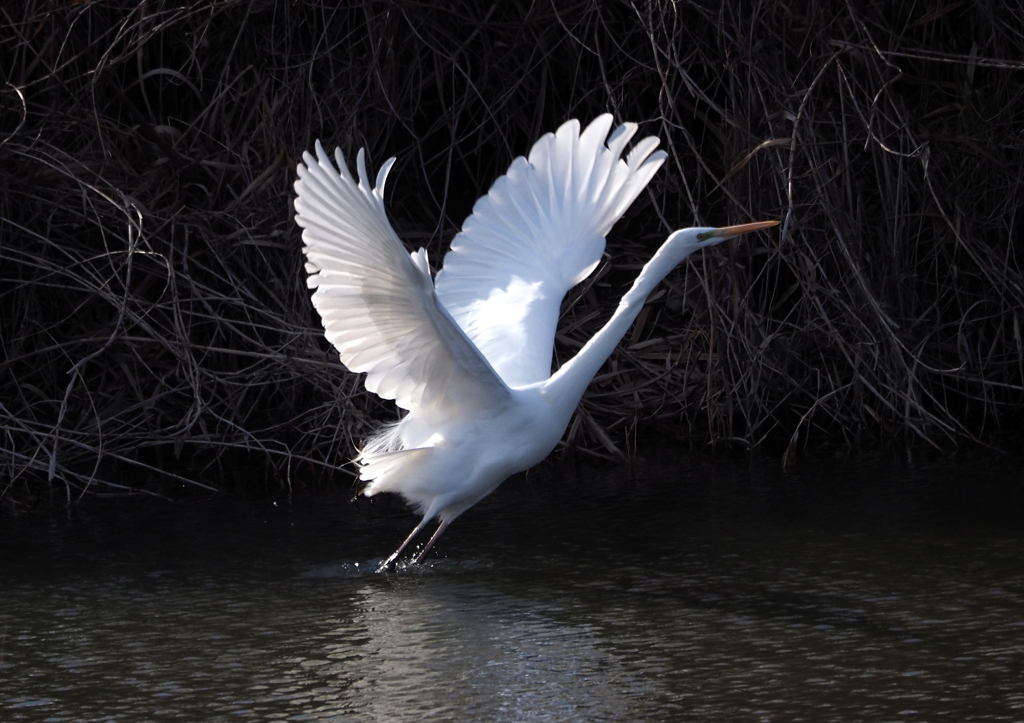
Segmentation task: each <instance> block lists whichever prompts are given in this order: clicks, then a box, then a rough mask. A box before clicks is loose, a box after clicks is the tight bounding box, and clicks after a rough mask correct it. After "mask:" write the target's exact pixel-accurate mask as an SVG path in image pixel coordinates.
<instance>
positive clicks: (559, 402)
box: [542, 232, 698, 424]
mask: <svg viewBox="0 0 1024 723" xmlns="http://www.w3.org/2000/svg"><path fill="white" fill-rule="evenodd" d="M677 234H678V232H677ZM677 234H673V235H672V236H670V237H669V238H668V240H667V241H666V242H665V243H664V244H663V245H662V247H661V248H660V249H658V252H657V253H656V254H654V257H653V258H652V259H651V260H650V261H648V262H647V265H646V266H644V268H643V270H642V271H641V272H640V275H639V276H637V278H636V281H634V282H633V286H632V287H631V288H630V290H629V291H627V292H626V294H625V296H623V297H622V300H621V301H620V302H619V306H618V308H616V309H615V313H614V314H612V318H611V319H609V320H608V323H607V324H605V325H604V326H603V327H602V328H601V330H600V331H599V332H597V334H595V335H594V336H593V337H592V338H591V339H590V341H588V342H587V343H586V344H585V345H584V346H583V348H582V349H580V351H579V353H578V354H577V355H576V356H574V357H573V358H572V359H570V360H569V361H567V362H566V363H565V364H563V365H562V366H561V367H560V368H559V370H558V371H557V372H555V373H554V374H553V375H551V378H550V379H548V380H547V382H544V383H543V384H542V394H543V395H544V396H545V398H546V399H548V400H549V403H550V404H551V405H552V407H553V408H554V411H555V413H556V415H559V416H562V417H564V418H565V422H566V424H568V422H569V419H570V418H571V416H572V413H573V412H574V411H575V410H576V406H577V405H578V404H579V401H580V399H581V398H582V397H583V392H585V391H586V390H587V386H588V385H589V384H590V380H591V379H593V378H594V375H595V374H597V372H598V370H599V369H600V368H601V365H602V364H604V363H605V361H607V359H608V357H609V356H611V353H612V352H613V351H614V350H615V347H616V346H618V344H619V342H620V341H622V337H624V336H625V335H626V332H627V331H629V327H630V326H631V325H632V324H633V322H634V321H635V320H636V317H637V315H638V314H639V313H640V309H642V308H643V306H644V302H645V301H646V300H647V297H648V296H649V295H650V293H651V292H652V291H653V290H654V287H655V286H657V285H658V283H659V282H660V281H661V280H662V279H664V278H665V276H667V275H668V273H669V272H670V271H671V270H672V269H674V268H675V267H676V266H678V265H679V263H680V262H682V261H683V260H684V259H685V258H686V257H687V256H689V255H690V254H691V253H693V252H694V251H695V250H696V249H697V248H698V246H697V245H694V244H689V243H685V244H679V243H673V242H674V241H676V240H677V239H676V236H677ZM680 240H681V239H680Z"/></svg>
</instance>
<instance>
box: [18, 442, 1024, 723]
mask: <svg viewBox="0 0 1024 723" xmlns="http://www.w3.org/2000/svg"><path fill="white" fill-rule="evenodd" d="M1019 469H1020V467H1019V462H1015V461H1013V460H1008V461H1006V460H1004V461H1001V462H1000V461H995V462H991V463H980V462H979V461H978V460H970V459H968V460H956V461H954V462H948V461H946V462H942V463H937V464H934V465H921V464H917V465H910V464H895V463H882V462H878V461H875V462H871V461H867V462H865V461H861V462H856V463H852V462H849V461H831V460H830V461H821V460H819V461H801V462H799V463H798V464H797V465H796V466H795V467H794V468H792V469H791V470H790V471H789V472H787V473H785V474H784V473H783V472H782V471H781V470H779V469H778V467H777V465H776V464H775V463H773V462H770V461H767V462H749V461H743V462H724V461H721V460H718V461H708V460H706V459H704V458H700V457H675V458H665V457H661V458H655V459H652V460H649V461H648V462H647V463H645V464H640V465H638V466H637V468H636V469H635V470H633V472H632V474H630V473H629V472H628V470H624V469H622V468H616V469H611V470H594V469H578V468H576V467H575V466H573V465H565V466H563V467H560V468H552V469H550V470H548V471H547V472H546V473H545V474H537V473H536V472H535V473H533V474H531V475H530V476H528V477H526V478H517V479H514V480H512V481H510V482H509V483H507V484H506V485H505V486H504V487H503V488H501V489H500V490H499V491H498V492H497V493H496V494H495V495H494V496H493V497H492V498H490V499H488V500H485V501H484V502H483V503H481V505H479V506H478V507H477V508H474V509H473V510H471V511H470V512H468V513H467V514H466V515H465V516H464V517H463V518H462V519H460V520H459V521H458V522H457V523H456V524H455V525H453V526H452V528H451V530H449V531H448V532H447V533H446V536H445V537H444V538H442V540H441V542H440V543H438V549H437V552H438V558H437V559H436V560H435V561H434V562H433V563H432V564H430V565H427V566H420V567H418V568H417V567H406V568H400V569H399V570H397V571H395V572H392V573H388V574H386V575H377V574H374V573H373V572H372V570H373V569H374V567H375V564H374V563H375V562H377V561H379V559H380V557H381V556H383V555H384V554H386V553H387V552H389V551H390V550H391V549H392V548H393V547H394V546H396V545H397V543H398V542H399V541H400V540H401V538H402V537H404V535H405V534H406V533H407V532H408V529H409V528H411V527H412V525H413V524H414V522H415V520H414V519H413V518H412V517H411V516H409V515H408V514H406V513H404V512H403V511H402V509H401V506H400V505H396V504H387V503H384V504H380V503H374V504H372V505H371V504H368V503H367V502H366V501H364V502H361V503H359V504H356V505H350V504H348V503H347V502H346V501H345V499H344V498H342V497H341V496H339V497H338V498H337V499H333V498H332V499H324V498H318V499H314V500H310V499H304V500H299V501H296V502H295V503H294V504H290V505H289V504H286V503H284V502H280V501H279V502H278V503H277V504H276V505H275V504H274V503H272V502H244V501H224V500H197V501H190V502H184V503H180V504H176V505H173V506H167V505H164V504H160V503H156V504H154V503H152V502H148V503H129V504H123V503H122V504H116V505H111V506H109V507H107V506H104V505H101V504H100V503H99V502H94V503H90V504H88V505H87V506H86V507H85V508H84V509H79V510H76V511H75V512H74V513H73V514H72V515H71V516H70V517H66V518H65V517H60V518H50V519H45V520H40V519H18V520H10V519H5V520H2V521H0V581H2V584H0V720H4V721H37V720H38V721H44V720H45V721H84V720H104V721H138V720H163V719H179V720H232V721H233V720H246V719H256V720H266V719H275V720H296V721H306V720H333V721H420V720H460V721H461V720H488V721H490V720H494V721H572V720H579V721H612V720H621V721H635V720H701V721H704V720H712V721H737V720H796V719H798V718H804V719H806V720H844V721H845V720H941V719H948V720H956V721H966V720H1024V685H1022V684H1021V680H1022V675H1024V525H1022V522H1024V499H1022V498H1024V490H1022V489H1021V487H1022V483H1021V480H1020V472H1019Z"/></svg>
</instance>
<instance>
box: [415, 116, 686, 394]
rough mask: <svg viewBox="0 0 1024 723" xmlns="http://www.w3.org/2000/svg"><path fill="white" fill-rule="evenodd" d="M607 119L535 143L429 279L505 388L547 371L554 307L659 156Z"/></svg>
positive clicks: (631, 130)
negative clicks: (614, 127)
mask: <svg viewBox="0 0 1024 723" xmlns="http://www.w3.org/2000/svg"><path fill="white" fill-rule="evenodd" d="M611 125H612V117H611V116H610V115H607V114H606V115H602V116H600V117H598V118H596V119H595V120H594V121H593V122H592V123H590V125H588V126H587V128H586V129H584V131H583V132H582V133H580V124H579V122H578V121H575V120H571V121H569V122H567V123H564V124H563V125H562V126H561V127H560V128H559V129H558V131H557V132H556V133H554V134H551V133H548V134H545V135H544V136H543V137H541V138H540V140H538V141H537V142H536V143H535V144H534V146H533V148H532V149H531V150H530V153H529V155H528V157H527V158H524V157H522V156H520V157H518V158H516V159H515V160H514V161H512V164H511V165H510V166H509V169H508V172H507V173H506V174H505V175H504V176H502V177H501V178H499V179H498V180H496V181H495V182H494V185H492V186H491V189H490V191H488V193H487V195H485V196H483V197H482V198H481V199H480V200H478V201H477V203H476V205H475V206H474V207H473V213H472V214H471V215H470V216H469V218H467V219H466V222H465V223H464V224H463V227H462V231H461V232H460V233H459V234H458V235H457V236H456V237H455V238H454V239H453V241H452V245H451V250H450V251H449V252H448V254H447V255H446V256H445V259H444V268H443V269H442V270H441V271H440V272H439V273H438V275H437V279H436V282H435V286H436V289H437V296H438V299H440V301H441V303H442V304H443V305H444V306H445V308H446V309H447V310H448V312H449V313H450V314H451V316H452V318H453V319H454V320H455V321H456V323H457V324H458V325H459V327H460V328H461V329H462V331H463V332H465V334H466V335H467V336H468V337H469V338H470V339H471V340H472V341H473V343H474V344H475V345H476V347H477V348H478V349H479V350H480V351H481V352H482V353H483V355H484V356H485V357H486V358H487V360H488V361H489V362H490V364H491V367H492V368H493V369H494V370H495V371H496V372H497V373H498V374H499V375H500V376H501V378H502V379H503V380H504V382H505V383H506V384H507V385H508V386H513V387H514V386H521V385H525V384H531V383H533V382H538V381H542V380H544V379H547V378H548V377H549V376H550V375H551V355H552V348H553V343H554V336H555V327H556V326H557V323H558V312H559V307H560V306H561V303H562V298H563V297H564V296H565V293H566V292H567V291H568V290H569V289H571V288H572V287H573V286H575V285H576V284H578V283H579V282H581V281H582V280H583V279H585V278H586V277H587V276H589V275H590V273H591V272H593V270H594V269H595V268H596V267H597V263H598V262H599V261H600V259H601V254H602V253H604V244H605V236H606V235H607V234H608V232H609V231H610V230H611V227H612V225H614V223H615V222H616V221H618V220H619V218H621V217H622V214H624V213H625V212H626V209H627V208H629V206H630V204H632V203H633V201H634V200H636V197H637V196H638V195H639V194H640V192H641V191H643V189H644V188H645V187H646V186H647V184H648V183H649V182H650V180H651V178H652V177H653V176H654V173H655V172H656V171H657V170H658V168H659V167H660V166H661V164H662V163H663V162H664V160H665V158H666V155H665V153H664V152H662V151H655V148H656V147H657V145H658V139H657V138H653V137H649V138H644V139H642V140H641V141H639V142H638V143H637V144H636V145H635V146H634V147H633V149H632V150H631V151H630V152H629V154H628V155H627V156H626V159H625V160H624V161H623V160H622V153H623V151H624V150H625V148H626V145H627V144H628V143H629V141H630V139H631V138H632V137H633V135H634V134H635V133H636V125H635V124H632V123H626V124H623V125H621V126H619V127H618V128H616V129H615V130H614V131H612V132H611V134H610V135H609V132H608V131H609V129H610V128H611Z"/></svg>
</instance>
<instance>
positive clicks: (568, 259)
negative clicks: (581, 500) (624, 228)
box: [295, 115, 777, 571]
mask: <svg viewBox="0 0 1024 723" xmlns="http://www.w3.org/2000/svg"><path fill="white" fill-rule="evenodd" d="M611 124H612V117H611V116H610V115H602V116H600V117H598V118H597V119H595V120H594V121H593V122H592V123H591V124H590V125H589V126H587V128H586V129H585V130H584V131H583V132H582V133H580V124H579V122H578V121H576V120H571V121H568V122H567V123H565V124H563V125H562V126H561V127H560V128H559V129H558V131H557V132H556V133H555V134H551V133H548V134H546V135H544V136H543V137H542V138H541V139H540V140H539V141H537V143H536V144H534V146H533V148H532V149H531V151H530V155H529V157H528V158H523V157H521V156H520V157H519V158H516V159H515V160H514V161H512V165H511V166H510V167H509V169H508V173H506V174H505V175H504V176H502V177H501V178H499V179H498V180H497V181H495V182H494V185H493V186H491V189H490V191H488V192H487V195H486V196H483V197H482V198H480V199H479V200H478V201H477V202H476V205H475V206H474V207H473V213H472V214H471V215H470V216H469V218H467V219H466V222H465V224H464V225H463V227H462V231H461V232H460V233H459V234H458V235H457V236H456V237H455V238H454V239H453V241H452V244H451V250H450V251H449V252H448V253H447V254H446V255H445V257H444V267H443V268H442V269H441V271H439V272H438V273H437V277H436V279H432V278H431V273H430V266H429V264H428V263H427V252H426V249H422V248H421V249H419V250H418V251H414V252H412V253H411V254H410V253H408V252H407V251H406V249H405V247H404V246H403V245H402V242H401V241H400V240H399V238H398V236H397V234H396V233H395V231H394V229H393V228H392V227H391V224H390V223H389V222H388V218H387V215H386V213H385V211H384V183H385V180H386V179H387V176H388V171H390V170H391V166H392V165H393V164H394V162H395V159H394V158H391V159H389V160H388V161H387V162H386V163H385V164H384V165H383V167H381V169H380V172H379V173H378V174H377V183H376V186H373V187H371V186H370V182H369V179H368V176H367V174H366V161H365V157H364V153H363V150H362V149H360V151H359V153H358V155H357V157H356V164H357V167H358V173H359V180H358V185H357V182H356V181H355V180H354V179H353V178H352V176H351V174H350V173H349V170H348V168H347V167H346V164H345V160H344V158H343V157H342V155H341V151H340V150H336V151H335V155H334V157H335V160H336V162H337V167H335V165H334V164H333V163H331V160H330V158H329V157H328V155H327V154H326V153H325V152H324V149H323V146H322V145H321V144H320V142H319V141H317V143H316V157H314V156H313V155H311V154H310V153H304V154H303V161H304V163H302V164H299V165H298V168H297V171H298V180H297V181H296V182H295V193H296V194H297V197H296V199H295V211H296V214H295V221H296V223H297V224H298V225H299V226H300V227H301V228H302V229H303V231H302V241H303V244H304V249H303V250H304V251H305V254H306V259H307V263H306V269H307V271H308V272H309V278H308V284H309V287H310V288H311V289H315V291H314V293H313V306H314V307H315V308H316V310H317V311H318V312H319V314H320V317H321V319H322V320H323V325H324V333H325V335H326V337H327V339H328V340H329V341H330V342H331V344H333V345H334V348H335V349H336V350H337V351H338V355H339V357H340V358H341V361H342V363H343V364H344V365H345V366H346V367H348V369H349V370H351V371H352V372H357V373H358V372H365V373H366V380H365V384H366V388H367V389H368V390H369V391H371V392H374V393H376V394H378V395H379V396H381V397H382V398H384V399H393V400H394V401H395V404H397V405H398V406H399V407H401V408H402V409H404V410H407V414H405V416H403V417H402V418H401V420H399V421H398V422H397V423H394V424H388V425H385V426H383V427H382V428H381V429H379V430H378V431H377V432H376V434H375V435H374V436H373V437H371V438H370V439H369V440H368V441H367V442H366V443H365V444H364V445H363V447H362V449H361V450H360V452H359V454H358V456H357V458H356V464H357V465H358V467H359V475H360V478H361V479H362V480H365V481H366V486H365V487H364V489H363V494H365V495H367V496H372V495H375V494H377V493H379V492H397V493H399V494H401V495H402V496H403V497H404V498H405V500H406V501H407V502H408V503H409V504H410V505H412V506H413V507H414V508H415V509H416V511H417V512H419V513H420V514H421V515H422V520H421V522H420V523H419V524H418V525H417V526H416V528H415V529H414V530H413V531H412V533H411V534H410V535H409V536H408V537H407V538H406V539H405V541H404V542H403V543H402V544H401V546H400V547H399V548H398V549H397V550H396V551H395V552H394V554H392V555H391V556H390V557H388V558H387V560H385V561H384V562H383V563H382V564H381V565H380V567H379V571H383V570H386V569H387V568H388V567H389V566H390V565H391V563H392V562H394V561H395V560H396V559H397V558H398V556H399V555H400V554H401V553H402V551H403V550H404V549H405V548H406V546H407V545H409V543H410V542H412V540H413V538H414V537H415V536H416V535H417V534H418V533H419V532H420V531H421V530H423V528H424V527H426V525H427V524H428V523H429V522H430V521H431V520H433V519H435V518H436V519H438V520H440V524H439V525H438V528H437V530H436V532H434V534H433V536H432V537H431V538H430V540H429V542H427V544H426V546H425V547H424V548H423V550H422V551H421V552H420V553H419V555H418V556H417V558H416V562H417V563H418V562H421V561H422V560H423V559H424V558H425V557H426V555H427V553H428V552H429V551H430V549H431V547H432V546H433V545H434V543H435V542H436V541H437V539H438V537H440V535H441V534H442V533H443V532H444V530H445V529H446V528H447V527H448V525H450V524H451V522H452V521H453V520H454V519H455V518H457V517H458V516H459V515H461V514H462V513H463V512H465V511H466V510H468V509H469V508H470V507H472V506H473V505H475V504H476V503H477V502H479V501H480V500H482V499H483V498H484V497H486V496H487V495H489V494H490V493H491V492H493V491H494V490H495V489H496V488H497V487H498V485H500V484H501V483H502V482H503V481H504V480H505V479H506V478H508V477H509V476H510V475H512V474H514V473H516V472H520V471H523V470H525V469H528V468H530V467H532V466H533V465H535V464H537V463H538V462H540V461H541V460H542V459H544V458H545V457H546V456H547V455H548V453H550V452H551V450H553V449H554V448H555V445H556V444H558V441H559V439H561V437H562V434H563V433H564V432H565V428H566V426H567V425H568V423H569V421H570V419H571V418H572V415H573V412H574V411H575V410H576V406H577V404H578V403H579V401H580V398H581V397H582V396H583V392H584V391H585V390H586V388H587V386H588V384H589V383H590V380H591V379H592V378H593V377H594V375H595V374H596V373H597V371H598V370H599V369H600V368H601V365H602V364H604V362H605V361H606V360H607V359H608V357H609V356H610V355H611V353H612V351H613V350H614V349H615V347H616V345H617V344H618V343H619V341H620V340H621V339H622V337H623V335H624V334H625V333H626V331H627V330H628V329H629V327H630V325H631V324H632V323H633V321H634V320H635V319H636V317H637V314H638V313H639V312H640V309H641V308H642V307H643V305H644V302H645V301H646V299H647V297H648V295H649V294H650V293H651V291H653V289H654V287H655V286H656V285H657V284H658V282H660V281H661V280H662V279H663V278H664V277H665V276H666V275H667V274H668V273H669V272H670V271H671V270H672V269H674V268H675V267H676V266H677V265H678V264H679V263H680V262H681V261H683V260H684V259H685V258H686V257H688V256H689V255H690V254H692V253H693V252H694V251H696V250H697V249H700V248H704V247H705V246H711V245H713V244H717V243H720V242H721V241H723V240H725V239H727V238H731V237H733V236H737V235H739V234H744V233H749V232H751V231H757V230H760V229H765V228H769V227H771V226H774V225H776V224H777V222H776V221H767V222H761V223H750V224H744V225H740V226H728V227H725V228H688V229H684V230H681V231H676V232H674V233H673V234H671V235H670V236H669V237H668V239H667V240H666V241H665V243H664V244H663V245H662V246H661V248H660V249H658V251H657V253H655V255H654V257H653V258H652V259H651V260H650V262H648V263H647V265H646V266H644V268H643V270H642V271H641V272H640V275H639V276H638V277H637V279H636V281H635V282H634V284H633V286H632V288H631V289H630V290H629V291H628V292H627V293H626V295H625V296H623V297H622V300H621V301H620V302H619V306H618V308H617V309H616V310H615V313H614V314H613V315H612V317H611V319H610V320H609V321H608V323H607V324H605V326H604V327H603V328H602V329H601V330H600V331H599V332H597V334H596V335H595V336H594V337H593V338H592V339H591V340H590V341H588V342H587V344H586V345H585V346H584V347H583V348H582V349H581V350H580V351H579V353H578V354H577V355H576V356H575V357H573V358H572V359H570V360H569V361H567V362H566V363H564V364H563V365H562V366H561V367H560V368H559V369H558V370H557V371H556V372H555V373H553V374H552V372H551V365H552V347H553V343H554V336H555V328H556V325H557V323H558V315H559V308H560V305H561V302H562V299H563V297H564V296H565V294H566V292H567V291H569V289H571V288H572V287H573V286H575V285H576V284H578V283H580V282H581V281H583V280H584V279H585V278H587V276H588V275H590V273H591V272H592V271H593V270H594V268H595V267H596V266H597V264H598V262H599V261H600V259H601V255H602V254H603V252H604V247H605V236H606V235H607V234H608V232H609V230H610V229H611V227H612V225H613V224H614V223H615V222H616V221H617V220H618V219H619V218H620V217H621V216H622V214H623V213H625V211H626V209H627V208H629V206H630V204H632V203H633V201H634V200H635V199H636V197H637V196H638V195H639V194H640V192H641V191H642V190H643V189H644V188H645V187H646V186H647V184H648V182H649V181H650V180H651V178H652V176H654V173H655V172H656V171H657V170H658V168H659V167H660V166H661V164H662V163H663V162H664V160H665V158H666V154H665V153H664V152H663V151H655V148H656V147H657V145H658V139H657V138H653V137H648V138H644V139H642V140H640V141H639V142H637V143H636V145H635V146H634V147H633V149H632V150H631V151H630V152H629V154H628V155H627V156H626V158H625V161H623V160H622V159H621V156H622V152H623V150H624V149H625V147H626V144H627V143H628V142H629V140H630V139H631V138H632V136H633V135H634V134H635V133H636V125H635V124H633V123H625V124H623V125H621V126H619V127H618V128H616V129H615V130H614V131H612V132H611V134H610V135H609V130H610V128H611Z"/></svg>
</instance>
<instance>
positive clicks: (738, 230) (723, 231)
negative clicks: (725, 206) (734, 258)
mask: <svg viewBox="0 0 1024 723" xmlns="http://www.w3.org/2000/svg"><path fill="white" fill-rule="evenodd" d="M778 225H779V222H778V221H758V222H757V223H741V224H740V225H739V226H724V227H723V228H716V229H715V230H714V231H712V232H711V233H709V234H708V237H709V238H721V239H726V238H732V237H733V236H739V235H741V234H745V233H750V232H751V231H763V230H764V229H766V228H771V227H772V226H778Z"/></svg>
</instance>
